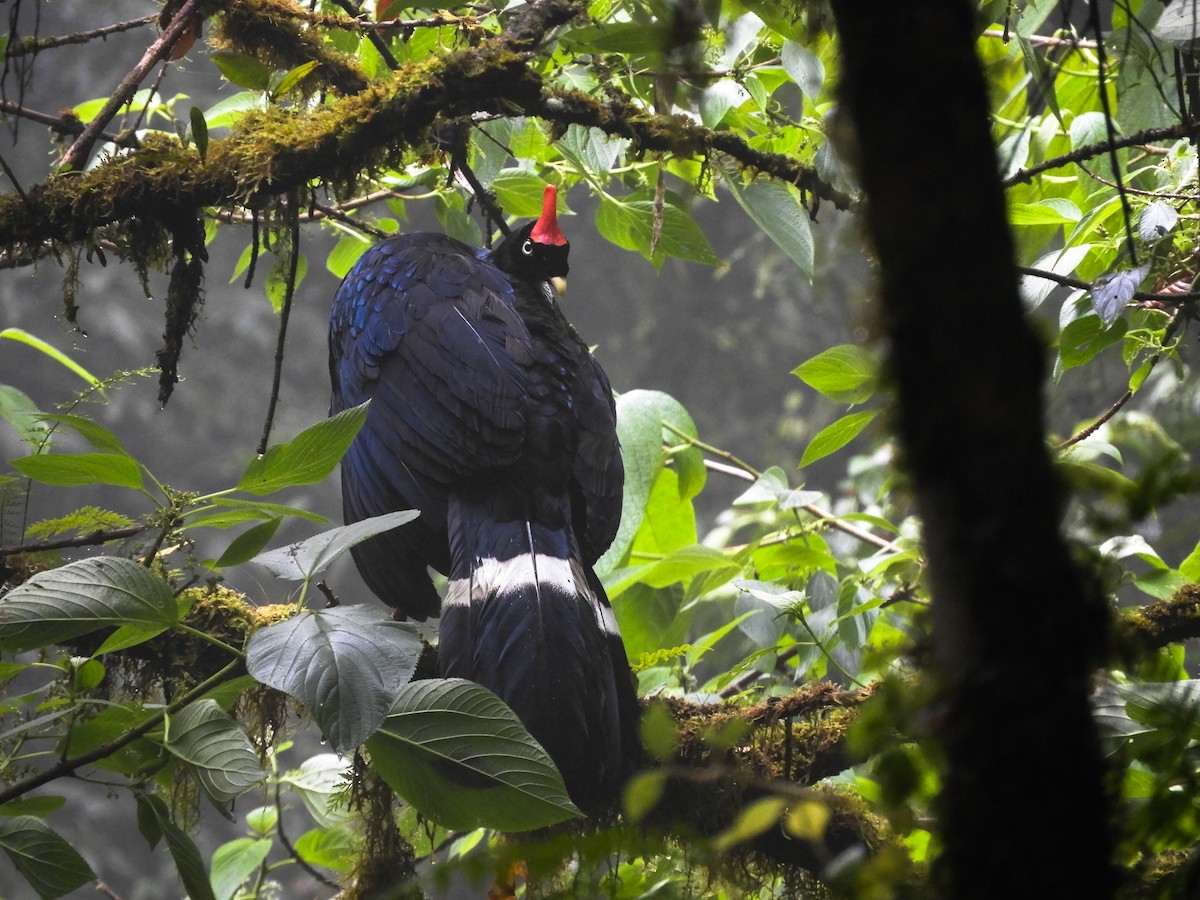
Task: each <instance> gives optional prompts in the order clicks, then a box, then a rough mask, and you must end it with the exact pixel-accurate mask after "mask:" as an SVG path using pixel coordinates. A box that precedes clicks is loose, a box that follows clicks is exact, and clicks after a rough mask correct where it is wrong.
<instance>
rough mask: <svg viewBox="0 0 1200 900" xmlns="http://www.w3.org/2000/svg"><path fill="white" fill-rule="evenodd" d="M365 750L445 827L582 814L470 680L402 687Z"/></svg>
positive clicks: (498, 705)
mask: <svg viewBox="0 0 1200 900" xmlns="http://www.w3.org/2000/svg"><path fill="white" fill-rule="evenodd" d="M367 749H368V750H369V751H370V753H371V760H372V763H373V764H374V766H375V768H376V770H377V771H378V772H379V774H380V775H381V776H382V777H383V779H384V780H385V781H386V782H387V783H388V784H389V785H391V787H392V789H393V790H395V791H396V792H397V793H398V794H400V796H402V797H403V798H404V799H405V800H407V801H408V802H409V803H411V804H412V805H413V806H415V807H416V808H417V809H418V810H420V811H421V812H422V813H423V814H424V815H426V816H428V817H429V818H431V819H433V820H434V821H436V822H438V823H439V824H441V825H443V826H445V827H446V828H450V829H453V830H456V831H466V830H468V829H472V828H477V827H487V828H496V829H499V830H501V831H528V830H531V829H534V828H544V827H547V826H549V825H554V824H556V823H558V822H562V821H564V820H566V819H570V818H575V817H576V816H579V815H580V813H579V810H578V809H577V808H576V807H575V805H574V804H573V803H572V802H571V800H570V798H569V797H568V796H567V792H566V788H565V787H564V786H563V783H562V776H561V775H559V773H558V770H557V769H556V768H555V767H554V763H553V762H552V761H551V760H550V757H549V756H548V755H547V754H546V751H545V750H543V749H542V748H541V746H540V745H539V744H538V743H537V741H535V740H534V739H533V738H532V737H531V736H530V735H529V732H528V731H526V730H525V727H524V726H523V725H522V724H521V722H520V720H518V719H517V717H516V714H515V713H513V711H512V710H510V709H509V708H508V707H507V706H505V705H504V703H503V702H502V701H501V700H500V698H499V697H497V696H496V695H495V694H493V693H491V692H490V691H488V690H487V689H486V688H484V687H481V686H480V685H478V684H475V683H474V682H470V681H464V680H462V679H458V678H446V679H433V680H425V681H418V682H414V683H412V684H409V685H406V686H405V687H404V688H403V689H402V690H401V692H400V695H399V696H398V697H397V698H396V703H395V705H394V706H393V707H392V710H391V714H390V715H389V716H388V718H387V721H386V722H385V723H384V724H383V727H382V728H380V729H379V731H378V732H376V734H375V736H374V737H373V738H371V739H370V740H369V741H368V742H367Z"/></svg>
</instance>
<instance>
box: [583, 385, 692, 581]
mask: <svg viewBox="0 0 1200 900" xmlns="http://www.w3.org/2000/svg"><path fill="white" fill-rule="evenodd" d="M664 423H666V424H669V425H671V426H673V427H674V428H677V429H678V430H679V431H682V432H683V433H684V434H686V435H688V436H690V437H695V436H696V425H695V423H694V422H692V417H691V416H690V415H688V412H687V410H686V409H684V408H683V406H682V405H681V404H680V403H679V401H678V400H676V399H675V398H674V397H672V396H671V395H670V394H664V393H663V392H661V391H645V390H636V391H628V392H627V393H624V394H622V395H621V396H619V397H618V398H617V436H618V438H620V441H621V459H622V461H623V462H624V464H625V493H624V497H623V498H622V502H621V524H620V527H619V528H618V530H617V536H616V539H615V540H614V541H613V542H612V546H610V547H609V548H608V551H607V552H606V553H605V554H604V555H603V556H602V557H600V560H599V562H597V563H596V571H597V572H598V573H600V574H601V577H603V576H604V575H606V574H607V573H609V572H611V571H612V570H613V569H615V568H616V567H617V566H619V565H620V564H621V562H622V560H624V558H625V556H626V554H627V553H628V551H629V548H630V546H631V545H632V544H633V539H634V537H635V536H636V535H637V532H638V529H639V528H640V527H641V524H642V519H643V518H644V516H645V510H646V501H647V500H648V499H649V497H650V490H651V488H652V487H653V486H654V479H655V475H656V474H657V473H658V471H659V469H661V468H662V465H663V460H664V459H665V456H666V454H665V452H664V450H663V444H664V442H665V443H667V444H679V443H682V442H683V438H681V437H680V436H679V435H678V434H676V433H675V432H673V431H671V430H670V429H669V428H666V427H664ZM676 458H677V461H678V459H680V458H682V459H685V460H689V462H687V464H685V465H682V466H680V472H681V473H684V472H688V473H693V475H692V477H691V479H690V481H688V482H687V484H685V483H684V481H683V479H681V480H680V490H681V491H684V492H685V493H686V494H687V496H689V497H692V496H695V495H696V494H697V493H699V491H700V489H701V488H702V487H703V486H704V459H703V456H702V454H701V452H700V451H699V450H698V449H696V448H694V447H693V448H689V449H688V450H686V451H681V452H680V453H677V454H676Z"/></svg>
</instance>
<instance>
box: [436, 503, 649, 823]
mask: <svg viewBox="0 0 1200 900" xmlns="http://www.w3.org/2000/svg"><path fill="white" fill-rule="evenodd" d="M532 505H533V506H534V507H535V508H536V509H535V515H527V514H523V515H522V517H521V518H516V519H514V518H512V517H511V512H510V513H508V514H507V516H505V515H504V514H502V513H500V511H499V508H500V507H501V506H503V504H500V503H497V502H496V501H495V499H494V498H493V499H488V498H485V499H483V500H479V499H473V500H466V499H462V498H452V499H451V503H450V509H449V515H448V521H449V530H450V550H451V572H450V578H451V581H450V588H449V592H448V594H447V596H446V600H445V602H444V604H443V607H442V621H441V627H440V629H439V645H438V659H439V667H440V669H441V672H442V674H443V675H444V676H447V677H459V678H469V679H471V680H472V681H476V682H478V683H479V684H482V685H483V686H484V687H487V688H489V689H490V690H491V691H493V692H494V693H496V694H497V695H499V697H500V698H501V699H502V700H504V702H505V703H507V704H508V705H509V706H510V707H511V708H512V709H513V711H514V712H515V713H516V714H517V716H518V717H519V718H520V719H521V721H522V722H523V723H524V725H525V727H526V728H527V729H528V730H529V732H530V733H531V734H532V735H533V736H534V738H536V739H537V741H538V742H539V743H540V744H541V745H542V746H543V747H544V748H545V749H546V752H548V753H549V754H550V757H551V758H552V759H553V760H554V762H555V764H556V765H557V766H558V768H559V771H561V772H562V775H563V779H564V781H565V782H566V786H567V791H568V792H569V793H570V795H571V798H572V800H574V801H575V803H576V805H577V806H579V807H580V808H581V809H583V810H584V811H585V812H587V813H589V814H591V815H596V814H600V813H603V812H605V811H607V810H608V809H610V808H611V807H612V805H613V802H614V801H615V799H616V796H617V792H618V791H619V789H620V787H621V785H622V784H623V782H624V781H625V779H626V778H627V777H628V775H629V774H630V773H631V769H632V767H633V766H634V765H636V762H637V754H638V752H639V751H638V747H639V746H640V745H639V742H638V705H637V697H636V694H635V692H634V688H633V681H632V675H631V673H630V670H629V662H628V660H627V659H626V656H625V647H624V644H623V643H622V642H621V636H620V634H619V632H618V631H617V624H616V620H615V619H614V617H613V613H612V609H611V607H610V606H609V603H608V598H607V597H606V596H605V594H604V588H603V587H602V585H601V584H600V581H599V579H598V578H597V577H596V575H595V573H594V572H592V571H591V569H590V568H589V567H587V566H585V565H584V563H583V562H582V560H581V557H580V552H579V547H578V545H577V543H576V541H575V538H574V536H573V535H572V533H571V530H570V526H569V522H570V510H569V507H568V504H567V502H566V500H561V501H557V500H554V499H553V498H551V499H549V500H547V499H546V498H541V499H540V500H538V501H537V502H535V503H534V504H532Z"/></svg>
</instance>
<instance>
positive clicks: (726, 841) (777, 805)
mask: <svg viewBox="0 0 1200 900" xmlns="http://www.w3.org/2000/svg"><path fill="white" fill-rule="evenodd" d="M786 809H787V800H785V799H784V798H783V797H762V798H761V799H759V800H755V801H753V802H752V803H750V804H749V805H748V806H746V807H744V808H743V809H742V810H741V811H740V812H739V813H738V815H737V818H736V819H734V820H733V824H732V825H730V826H729V827H728V828H726V829H725V830H724V831H722V832H721V833H720V834H718V835H717V836H716V837H715V838H713V850H714V851H715V852H717V853H724V852H725V851H727V850H729V849H730V848H731V847H733V846H735V845H736V844H742V843H745V842H746V841H749V840H753V839H754V838H756V837H758V836H759V835H760V834H762V833H763V832H764V831H766V830H767V829H768V828H774V827H775V825H776V824H777V823H778V822H779V818H780V816H782V815H783V813H784V811H785V810H786Z"/></svg>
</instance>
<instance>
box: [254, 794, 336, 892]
mask: <svg viewBox="0 0 1200 900" xmlns="http://www.w3.org/2000/svg"><path fill="white" fill-rule="evenodd" d="M275 833H276V834H277V835H279V843H281V844H283V849H284V850H286V851H287V853H288V855H289V856H290V857H291V858H292V859H293V860H294V861H295V862H297V863H299V864H300V868H302V869H303V870H304V871H305V872H307V873H308V874H309V875H311V876H312V877H313V878H315V879H317V881H319V882H321V884H323V885H325V886H326V887H330V888H333V889H334V890H337V889H338V888H339V887H341V885H339V884H338V883H337V882H335V881H331V880H330V879H329V878H327V877H326V876H325V875H323V874H322V873H321V872H319V871H318V870H317V869H316V868H315V867H314V866H313V865H312V863H310V862H309V861H308V860H307V859H305V858H304V857H303V856H301V855H300V854H299V853H297V852H296V846H295V844H293V843H292V842H291V840H290V839H289V838H288V836H287V833H286V832H285V831H284V830H283V798H282V796H281V793H280V789H279V782H278V781H276V782H275ZM264 863H265V861H264Z"/></svg>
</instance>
